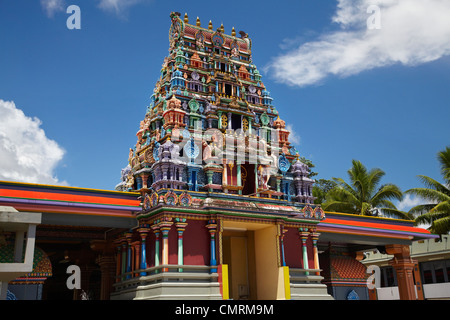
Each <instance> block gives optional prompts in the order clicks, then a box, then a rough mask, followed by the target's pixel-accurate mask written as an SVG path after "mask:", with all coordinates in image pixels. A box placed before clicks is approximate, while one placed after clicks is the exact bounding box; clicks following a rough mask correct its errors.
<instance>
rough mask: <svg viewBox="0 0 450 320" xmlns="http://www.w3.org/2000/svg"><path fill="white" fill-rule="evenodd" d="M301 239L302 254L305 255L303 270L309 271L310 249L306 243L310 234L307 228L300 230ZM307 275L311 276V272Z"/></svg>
mask: <svg viewBox="0 0 450 320" xmlns="http://www.w3.org/2000/svg"><path fill="white" fill-rule="evenodd" d="M298 230H299V232H300V238H301V239H302V253H303V269H309V266H308V250H307V249H308V248H307V243H306V241H307V240H308V236H309V232H308V229H306V228H299V229H298ZM305 274H306V275H309V272H308V271H306V272H305Z"/></svg>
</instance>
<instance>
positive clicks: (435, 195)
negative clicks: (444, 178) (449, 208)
mask: <svg viewBox="0 0 450 320" xmlns="http://www.w3.org/2000/svg"><path fill="white" fill-rule="evenodd" d="M405 193H406V194H412V195H415V196H418V197H420V198H422V199H425V200H427V201H430V202H436V203H438V202H442V201H449V200H450V196H448V195H446V194H445V193H442V192H440V191H437V190H433V189H428V188H413V189H409V190H406V191H405Z"/></svg>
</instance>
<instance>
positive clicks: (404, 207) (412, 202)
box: [396, 194, 428, 212]
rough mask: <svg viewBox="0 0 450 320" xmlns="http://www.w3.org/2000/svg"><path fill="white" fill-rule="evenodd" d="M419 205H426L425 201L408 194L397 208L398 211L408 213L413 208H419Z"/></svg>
mask: <svg viewBox="0 0 450 320" xmlns="http://www.w3.org/2000/svg"><path fill="white" fill-rule="evenodd" d="M427 203H428V202H427ZM419 204H425V201H424V200H423V199H421V198H418V197H415V196H411V195H410V194H406V195H405V196H404V197H403V200H402V201H400V202H399V203H398V205H397V206H396V207H397V209H398V210H401V211H405V212H408V211H409V210H410V209H411V208H413V207H415V206H418V205H419Z"/></svg>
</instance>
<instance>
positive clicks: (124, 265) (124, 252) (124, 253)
mask: <svg viewBox="0 0 450 320" xmlns="http://www.w3.org/2000/svg"><path fill="white" fill-rule="evenodd" d="M121 257H122V266H121V268H120V270H121V273H120V274H121V275H123V274H124V273H125V272H126V270H127V242H126V241H123V242H122V253H121ZM121 279H122V281H123V280H125V277H124V276H122V278H121Z"/></svg>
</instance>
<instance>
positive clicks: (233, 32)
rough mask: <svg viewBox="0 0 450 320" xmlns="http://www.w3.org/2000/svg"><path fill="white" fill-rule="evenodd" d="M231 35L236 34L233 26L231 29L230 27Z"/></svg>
mask: <svg viewBox="0 0 450 320" xmlns="http://www.w3.org/2000/svg"><path fill="white" fill-rule="evenodd" d="M231 35H232V36H233V37H234V36H236V30H234V27H233V29H231Z"/></svg>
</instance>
